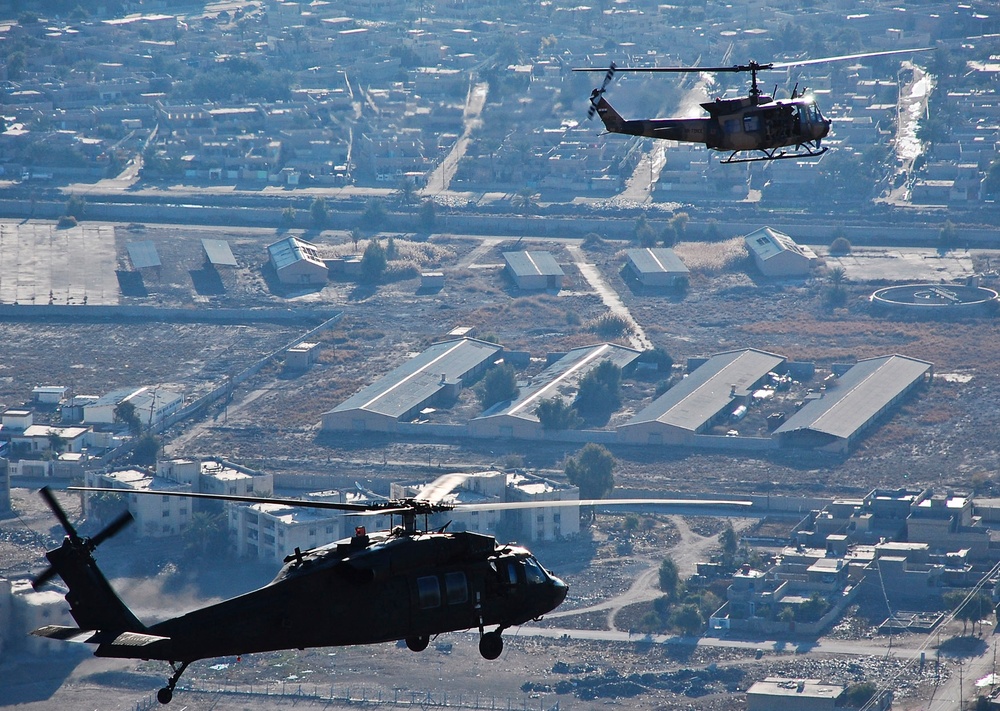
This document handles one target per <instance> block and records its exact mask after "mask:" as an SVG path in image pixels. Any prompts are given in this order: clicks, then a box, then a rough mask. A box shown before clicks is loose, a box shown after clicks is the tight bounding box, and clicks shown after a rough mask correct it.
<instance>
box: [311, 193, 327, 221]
mask: <svg viewBox="0 0 1000 711" xmlns="http://www.w3.org/2000/svg"><path fill="white" fill-rule="evenodd" d="M309 216H310V217H312V221H313V225H315V226H316V227H320V228H322V227H323V226H325V225H326V222H327V220H328V219H330V213H329V211H328V210H327V208H326V198H324V197H323V196H322V195H320V196H318V197H317V198H316V199H315V200H313V201H312V205H310V206H309Z"/></svg>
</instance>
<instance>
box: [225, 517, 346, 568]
mask: <svg viewBox="0 0 1000 711" xmlns="http://www.w3.org/2000/svg"><path fill="white" fill-rule="evenodd" d="M343 518H344V516H343V514H342V513H341V512H339V511H336V512H331V511H329V510H322V509H310V508H304V507H300V506H287V505H285V504H252V505H250V506H239V505H231V506H230V507H229V521H230V529H231V530H233V531H234V533H235V538H236V552H237V554H238V555H240V556H242V557H248V558H255V559H258V560H263V561H273V562H275V563H281V562H282V561H283V560H284V559H285V556H287V555H288V554H290V553H292V551H294V550H295V549H296V548H298V549H300V550H303V551H306V550H310V549H312V548H316V547H318V546H321V545H325V544H327V543H331V542H332V541H335V540H337V539H338V538H340V537H341V531H342V525H343Z"/></svg>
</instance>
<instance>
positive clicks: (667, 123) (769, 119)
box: [594, 95, 830, 160]
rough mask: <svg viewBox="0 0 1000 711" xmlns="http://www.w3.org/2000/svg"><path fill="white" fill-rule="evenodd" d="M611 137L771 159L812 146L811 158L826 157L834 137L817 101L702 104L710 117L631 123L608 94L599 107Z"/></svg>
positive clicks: (762, 99) (808, 151)
mask: <svg viewBox="0 0 1000 711" xmlns="http://www.w3.org/2000/svg"><path fill="white" fill-rule="evenodd" d="M594 106H595V108H596V110H597V114H598V115H599V116H600V117H601V120H602V121H603V122H604V126H605V128H606V129H607V130H608V131H609V132H611V133H623V134H627V135H631V136H646V137H649V138H658V139H664V140H672V141H681V142H685V143H703V144H704V145H705V146H707V147H708V148H711V149H713V150H716V151H729V152H731V153H738V152H741V151H763V152H764V153H765V154H766V155H767V158H765V160H766V159H770V158H774V157H777V156H776V155H775V153H774V151H776V150H777V149H780V148H784V147H788V146H795V147H797V148H798V147H803V146H805V147H807V148H806V155H816V154H818V152H822V149H820V146H819V142H820V140H821V139H823V138H825V137H826V136H827V135H829V133H830V121H829V120H828V119H825V118H823V115H822V114H821V113H820V110H819V107H818V106H817V105H816V102H815V101H814V100H812V99H811V98H807V97H798V98H794V99H789V100H785V101H774V100H772V99H771V97H769V96H759V97H756V98H755V99H754V98H751V97H744V98H742V99H716V100H715V101H711V102H706V103H703V104H702V105H701V106H702V108H703V109H705V110H706V111H707V112H708V114H709V116H708V118H658V119H634V120H626V119H624V118H622V116H621V115H620V114H618V112H617V111H615V109H614V108H613V107H612V106H611V104H609V103H608V101H607V99H605V98H604V96H603V95H601V96H599V97H598V98H597V100H596V102H595V104H594Z"/></svg>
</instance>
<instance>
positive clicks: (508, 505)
mask: <svg viewBox="0 0 1000 711" xmlns="http://www.w3.org/2000/svg"><path fill="white" fill-rule="evenodd" d="M565 506H701V507H706V506H707V507H730V506H732V507H735V508H748V507H750V506H753V502H752V501H739V500H733V499H557V500H555V501H498V502H496V503H484V504H455V508H454V510H455V511H512V510H516V509H548V508H554V507H565Z"/></svg>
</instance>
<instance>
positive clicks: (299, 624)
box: [32, 474, 750, 704]
mask: <svg viewBox="0 0 1000 711" xmlns="http://www.w3.org/2000/svg"><path fill="white" fill-rule="evenodd" d="M467 476H468V475H463V474H449V475H444V476H443V477H440V478H439V479H437V480H436V481H434V482H432V483H431V484H429V485H427V486H426V487H424V488H423V489H421V491H419V492H418V493H417V495H416V496H414V497H413V498H407V499H397V500H385V501H377V502H374V503H367V504H361V503H337V502H313V501H302V500H298V499H281V498H272V497H257V496H228V495H224V494H197V493H190V492H178V491H172V492H171V491H152V490H135V491H134V490H123V489H104V488H87V487H70V489H71V490H74V491H85V492H107V493H115V494H123V493H128V494H151V495H156V496H187V497H190V498H199V499H216V500H224V501H235V502H241V503H246V504H259V503H264V504H269V503H276V504H283V505H287V506H301V507H309V508H320V509H334V510H339V511H344V512H345V513H347V514H353V515H361V516H364V515H379V514H382V515H389V516H390V520H391V517H394V516H397V515H398V516H399V517H400V519H401V521H402V524H401V525H398V526H395V527H393V526H391V525H390V530H387V531H380V532H377V533H367V532H366V531H365V529H364V527H362V526H358V527H357V529H356V530H355V535H354V536H352V537H351V538H346V539H343V540H340V541H336V542H333V543H329V544H327V545H323V546H319V547H317V548H313V549H311V550H308V551H301V550H299V549H298V548H296V549H295V551H294V552H293V553H292V554H291V555H289V556H287V557H286V558H285V564H284V566H283V567H282V568H281V570H280V571H279V572H278V574H277V576H276V577H275V578H274V580H273V581H271V582H270V583H269V584H267V585H265V586H264V587H262V588H259V589H257V590H254V591H252V592H249V593H246V594H244V595H239V596H237V597H234V598H231V599H229V600H224V601H222V602H219V603H216V604H213V605H209V606H207V607H203V608H199V609H197V610H193V611H191V612H188V613H187V614H184V615H181V616H179V617H174V618H172V619H168V620H164V621H162V622H156V623H154V624H149V625H146V624H143V623H142V622H141V621H140V620H139V619H138V618H137V617H136V616H135V615H134V614H133V613H132V611H131V610H129V608H128V607H127V606H126V605H125V603H124V602H123V601H122V600H121V598H119V597H118V595H117V594H116V593H115V591H114V590H113V589H112V587H111V585H110V584H109V583H108V581H107V579H106V578H105V577H104V574H103V573H102V572H101V570H100V568H98V566H97V562H96V561H95V560H94V557H93V555H92V553H93V552H94V549H95V548H97V546H98V545H100V544H101V543H102V542H104V541H106V540H107V539H108V538H110V537H111V536H113V535H115V534H116V533H118V532H119V531H120V530H121V529H122V528H124V527H125V526H126V525H127V524H128V523H129V522H131V520H132V516H131V514H130V513H128V512H127V511H126V512H125V513H124V514H122V515H121V516H119V517H118V518H117V519H115V520H114V521H113V522H112V523H111V524H109V525H108V526H107V528H105V529H104V530H102V531H101V532H100V533H98V534H97V535H95V536H93V537H85V536H81V535H80V534H79V533H77V531H76V529H75V528H74V526H73V525H72V523H71V522H70V520H69V517H68V516H67V515H66V512H65V511H63V509H62V508H61V507H60V506H59V504H58V502H57V501H56V499H55V497H54V495H53V494H52V492H51V491H50V490H49V489H48V488H44V489H42V490H41V491H40V494H41V495H42V497H43V498H44V499H45V501H46V503H47V504H48V505H49V507H50V508H51V509H52V512H53V513H54V514H55V516H56V518H57V519H58V520H59V522H60V523H61V524H62V527H63V529H64V530H65V531H66V537H65V538H64V540H63V542H62V545H60V546H59V547H58V548H55V549H54V550H51V551H49V552H48V553H46V558H48V560H49V563H50V567H49V568H47V569H46V570H45V571H44V572H42V573H41V574H40V575H39V576H38V577H37V578H35V580H34V581H33V582H32V585H33V586H34V587H35V588H40V587H41V586H42V585H44V584H46V583H47V582H48V581H49V580H51V579H52V578H53V577H54V576H56V575H58V576H59V577H61V578H62V580H63V582H64V583H65V584H66V586H67V588H68V589H69V592H68V593H67V594H66V601H67V602H68V603H69V606H70V614H71V615H72V616H73V619H74V620H75V621H76V623H77V625H78V626H77V627H66V626H59V625H48V626H46V627H41V628H39V629H36V630H34V631H33V632H32V634H34V635H37V636H39V637H47V638H50V639H59V640H64V641H71V642H83V643H90V644H95V645H97V648H96V649H95V650H94V654H95V655H96V656H98V657H116V658H123V659H142V660H149V659H158V660H162V661H166V662H168V663H169V664H170V668H171V670H172V672H173V673H172V675H171V676H170V678H169V680H168V681H167V685H166V686H165V687H163V688H162V689H160V690H159V691H158V692H157V694H156V698H157V700H158V701H159V702H160V703H161V704H167V703H170V700H171V699H172V698H173V693H174V688H175V687H176V685H177V681H178V680H179V679H180V677H181V674H183V673H184V670H185V669H187V667H188V665H189V664H191V663H192V662H194V661H197V660H199V659H209V658H212V657H222V656H239V655H243V654H249V653H252V652H269V651H275V650H280V649H305V648H306V647H329V646H342V645H358V644H374V643H379V642H393V641H398V640H405V642H406V646H407V647H409V648H410V649H411V650H413V651H416V652H419V651H422V650H424V649H426V647H427V645H428V643H429V642H430V638H431V637H432V636H434V635H438V634H441V633H443V632H454V631H458V630H467V629H476V628H478V630H479V635H480V638H479V651H480V653H481V654H482V656H483V657H485V658H486V659H496V658H497V657H499V656H500V654H501V652H502V651H503V638H502V637H501V634H502V632H503V631H504V630H505V629H507V628H509V627H513V626H516V625H521V624H524V623H525V622H528V621H530V620H537V619H538V618H540V617H541V616H542V615H545V614H546V613H548V612H551V611H552V610H554V609H555V608H556V607H558V606H559V604H560V603H562V601H563V600H564V599H565V598H566V593H567V591H568V589H569V588H568V586H567V585H566V583H564V582H563V581H562V580H560V579H559V578H558V577H556V576H555V575H553V574H552V573H550V572H549V571H547V570H546V569H545V568H543V567H542V566H541V564H540V563H539V562H538V560H537V559H536V558H535V557H534V556H533V555H532V554H531V552H530V551H528V550H527V549H526V548H523V547H521V546H518V545H516V544H503V543H499V542H498V541H497V540H496V539H495V538H494V537H492V536H488V535H483V534H479V533H473V532H469V531H455V532H449V531H447V530H446V529H447V525H445V526H443V527H441V528H439V529H437V530H427V529H426V524H427V518H428V517H429V516H430V515H431V514H434V513H439V512H446V511H452V510H461V511H475V510H487V509H526V508H552V507H558V506H596V505H646V506H657V505H666V506H736V507H743V506H749V505H750V502H747V501H707V500H685V499H601V500H570V501H530V502H503V503H486V504H456V503H449V502H446V501H445V498H446V497H447V496H448V494H449V493H450V492H451V491H452V490H453V489H454V488H455V486H457V485H458V483H460V482H461V481H462V480H463V479H464V478H466V477H467ZM421 516H423V517H424V522H425V523H424V529H425V530H420V529H418V527H417V520H418V518H419V517H421ZM493 626H495V629H493V630H491V631H486V628H487V627H493Z"/></svg>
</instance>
